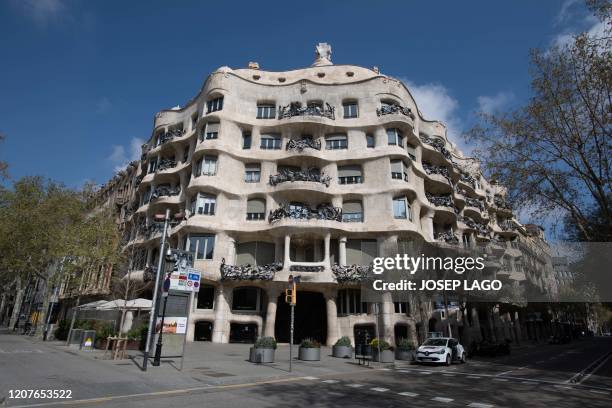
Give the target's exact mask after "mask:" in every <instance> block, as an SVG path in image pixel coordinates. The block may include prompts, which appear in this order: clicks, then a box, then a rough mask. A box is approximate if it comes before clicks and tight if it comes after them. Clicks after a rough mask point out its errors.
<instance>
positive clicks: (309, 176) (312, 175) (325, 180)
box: [270, 167, 331, 187]
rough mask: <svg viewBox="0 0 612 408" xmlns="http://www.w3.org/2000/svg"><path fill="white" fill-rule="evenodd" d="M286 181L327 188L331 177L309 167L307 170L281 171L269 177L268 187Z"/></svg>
mask: <svg viewBox="0 0 612 408" xmlns="http://www.w3.org/2000/svg"><path fill="white" fill-rule="evenodd" d="M287 181H290V182H294V181H312V182H314V183H321V184H324V185H325V187H329V183H330V181H331V177H328V176H326V175H325V174H324V173H321V171H320V170H319V169H317V168H314V167H311V168H309V169H307V170H293V169H281V170H280V171H279V173H278V174H276V175H270V185H272V186H275V185H277V184H280V183H285V182H287Z"/></svg>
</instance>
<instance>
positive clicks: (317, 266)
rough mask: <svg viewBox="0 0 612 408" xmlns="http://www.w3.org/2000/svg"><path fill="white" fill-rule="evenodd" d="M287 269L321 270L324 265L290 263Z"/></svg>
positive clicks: (298, 270)
mask: <svg viewBox="0 0 612 408" xmlns="http://www.w3.org/2000/svg"><path fill="white" fill-rule="evenodd" d="M289 270H290V271H291V272H323V271H324V270H325V267H324V266H323V265H291V266H290V267H289Z"/></svg>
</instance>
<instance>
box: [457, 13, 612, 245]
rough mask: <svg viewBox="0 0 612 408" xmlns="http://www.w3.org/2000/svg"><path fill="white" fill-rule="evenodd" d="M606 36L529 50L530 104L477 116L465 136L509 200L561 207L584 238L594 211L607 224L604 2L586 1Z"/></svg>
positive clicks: (610, 187)
mask: <svg viewBox="0 0 612 408" xmlns="http://www.w3.org/2000/svg"><path fill="white" fill-rule="evenodd" d="M588 5H589V7H590V8H591V10H592V11H593V13H594V14H595V15H596V16H597V17H598V18H599V19H600V20H601V22H602V24H603V26H604V28H605V30H604V31H605V34H604V35H603V36H601V37H598V38H595V37H593V36H589V35H588V34H587V33H582V34H580V35H577V36H576V37H575V38H574V40H573V42H571V43H570V44H568V45H566V46H564V47H553V48H552V49H550V50H546V51H541V50H533V51H532V52H531V76H532V82H531V88H532V97H531V99H530V100H529V102H528V103H527V104H526V105H525V106H523V107H520V108H518V109H516V110H514V111H511V112H508V113H495V114H484V113H482V114H481V119H482V120H481V122H480V123H479V124H478V125H477V126H475V127H474V128H472V129H471V130H470V131H468V132H467V134H466V138H467V140H468V141H470V142H474V143H475V144H476V145H478V146H479V147H480V148H479V149H478V150H477V151H476V152H475V154H476V156H477V158H478V159H479V160H480V161H481V162H482V164H483V165H484V168H485V169H486V170H487V171H488V172H489V173H490V175H491V177H492V178H494V179H496V180H498V181H500V182H502V183H503V184H504V185H506V186H507V187H508V189H509V193H510V195H509V196H510V199H511V201H513V202H514V203H515V204H521V205H522V206H523V207H528V208H529V209H531V210H532V211H534V212H535V215H548V214H550V213H551V212H553V211H559V210H560V211H562V212H564V213H566V214H568V216H569V217H570V219H571V221H572V222H573V223H575V224H576V226H577V228H579V229H580V231H581V235H582V236H583V237H584V239H586V240H588V241H593V240H594V239H596V230H597V229H600V228H601V227H602V225H593V224H592V223H591V222H590V221H591V219H590V217H589V213H590V212H592V211H593V209H596V210H595V211H597V212H598V213H599V214H600V215H601V218H600V221H601V223H603V226H604V228H606V229H607V231H610V230H612V204H611V202H610V198H611V197H612V195H611V191H612V181H611V179H610V173H611V169H610V151H611V145H612V126H611V124H612V105H611V102H612V39H611V35H610V34H611V26H612V18H611V13H610V3H609V2H608V1H590V2H588Z"/></svg>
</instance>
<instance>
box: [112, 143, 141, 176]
mask: <svg viewBox="0 0 612 408" xmlns="http://www.w3.org/2000/svg"><path fill="white" fill-rule="evenodd" d="M144 142H145V141H144V140H143V139H141V138H139V137H133V138H132V140H130V146H129V148H128V149H126V148H125V147H124V146H122V145H113V146H112V152H111V154H110V155H109V156H108V161H109V162H110V163H111V164H112V165H113V170H114V171H116V172H117V171H120V170H123V169H125V166H127V165H128V164H129V163H130V162H131V161H133V160H138V159H139V158H140V155H141V153H142V149H141V147H142V145H143V143H144Z"/></svg>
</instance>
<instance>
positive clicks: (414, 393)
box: [397, 391, 419, 397]
mask: <svg viewBox="0 0 612 408" xmlns="http://www.w3.org/2000/svg"><path fill="white" fill-rule="evenodd" d="M397 395H403V396H404V397H416V396H418V395H419V394H417V393H416V392H408V391H404V392H398V393H397Z"/></svg>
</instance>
